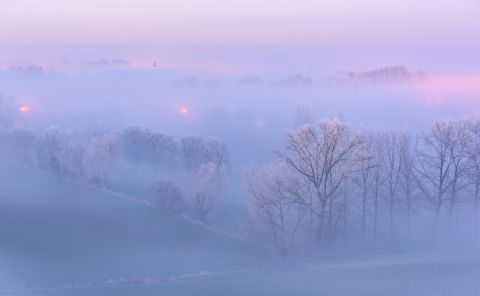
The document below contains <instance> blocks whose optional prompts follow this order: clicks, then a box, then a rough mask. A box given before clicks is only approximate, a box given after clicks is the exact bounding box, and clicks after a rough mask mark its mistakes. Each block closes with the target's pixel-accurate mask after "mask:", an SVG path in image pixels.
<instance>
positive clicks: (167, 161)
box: [0, 126, 229, 223]
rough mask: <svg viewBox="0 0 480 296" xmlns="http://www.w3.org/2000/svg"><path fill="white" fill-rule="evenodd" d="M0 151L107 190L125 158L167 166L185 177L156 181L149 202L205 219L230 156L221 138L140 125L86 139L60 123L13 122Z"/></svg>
mask: <svg viewBox="0 0 480 296" xmlns="http://www.w3.org/2000/svg"><path fill="white" fill-rule="evenodd" d="M0 149H1V151H2V154H3V155H5V156H6V157H11V156H16V157H17V158H18V160H20V161H22V162H23V163H25V164H27V165H29V166H31V167H34V168H37V169H39V170H42V171H44V172H48V173H50V174H53V175H56V176H59V177H61V178H65V179H70V180H75V181H79V182H83V183H88V184H91V185H94V186H97V187H99V188H103V189H105V188H107V186H108V184H109V182H110V179H111V176H112V173H113V172H114V171H115V170H116V169H118V167H116V165H117V164H119V163H120V162H122V161H123V162H126V163H131V164H133V166H139V165H143V166H148V167H152V168H155V169H157V170H164V171H165V172H167V175H172V174H170V171H180V175H181V177H180V178H176V179H175V178H168V177H167V178H163V179H159V180H157V181H155V182H153V183H152V184H151V185H150V186H149V188H148V190H147V191H148V193H149V196H148V201H149V202H150V203H151V204H153V205H155V206H157V207H159V208H162V209H163V210H165V211H168V212H171V213H174V214H187V215H190V216H192V217H194V218H195V219H198V220H200V221H201V222H204V223H207V222H209V220H210V218H211V217H210V216H211V214H212V211H213V209H214V207H215V205H216V203H217V201H218V199H219V198H220V197H221V196H222V194H223V193H222V192H223V188H224V181H225V178H226V173H227V170H228V159H229V155H228V151H227V148H226V145H225V143H224V142H222V141H220V140H218V139H216V138H204V137H195V136H189V137H185V138H182V139H181V140H180V141H178V142H177V141H176V140H175V139H174V138H173V137H171V136H169V135H166V134H163V133H158V132H154V131H151V130H149V129H146V128H140V127H130V128H127V129H124V130H121V131H117V132H110V133H102V134H99V135H95V136H92V137H86V136H81V135H78V134H74V133H72V132H68V131H65V130H61V129H59V128H56V127H50V128H47V129H45V130H44V131H43V132H40V133H37V132H35V131H33V130H31V129H24V128H13V127H11V126H10V128H2V129H0ZM135 173H136V172H135V171H132V172H130V174H135ZM179 179H180V181H179ZM179 183H180V184H179Z"/></svg>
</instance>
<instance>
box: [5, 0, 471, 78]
mask: <svg viewBox="0 0 480 296" xmlns="http://www.w3.org/2000/svg"><path fill="white" fill-rule="evenodd" d="M479 16H480V2H479V1H478V0H455V1H454V0H448V1H446V0H422V1H419V0H317V1H313V0H295V1H286V0H262V1H258V0H231V1H227V0H223V1H221V0H202V1H199V0H135V1H134V0H131V1H126V0H123V1H122V0H81V1H80V0H78V1H74V0H42V1H39V0H1V1H0V42H1V44H0V63H2V62H3V63H8V62H11V61H19V60H20V61H21V60H28V61H44V62H45V61H50V62H52V61H54V60H60V59H80V60H81V59H87V60H88V59H96V58H105V57H107V58H110V57H113V58H125V59H128V60H131V61H133V62H137V63H142V62H145V63H147V62H148V63H149V62H150V61H151V60H152V59H157V60H159V63H161V64H163V65H165V66H171V67H187V68H188V67H192V68H196V67H198V68H202V67H203V68H212V69H216V68H219V69H227V70H240V71H242V70H244V71H251V72H253V71H266V69H270V70H275V68H281V69H282V70H284V71H302V72H307V73H308V72H312V71H314V70H313V68H318V67H327V68H328V70H329V71H330V70H338V69H365V68H372V67H376V66H382V65H385V64H406V65H407V66H409V67H413V68H417V69H425V70H427V71H431V70H433V71H438V72H443V73H450V72H462V73H463V72H468V73H469V74H472V73H473V74H475V72H476V69H478V67H479V66H480V65H479V62H478V60H480V56H479V53H478V52H480V17H479ZM326 61H328V62H326Z"/></svg>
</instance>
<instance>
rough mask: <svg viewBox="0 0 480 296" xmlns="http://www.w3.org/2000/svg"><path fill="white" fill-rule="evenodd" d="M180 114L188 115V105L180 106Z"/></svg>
mask: <svg viewBox="0 0 480 296" xmlns="http://www.w3.org/2000/svg"><path fill="white" fill-rule="evenodd" d="M180 115H183V116H186V115H188V109H187V108H186V107H182V108H180Z"/></svg>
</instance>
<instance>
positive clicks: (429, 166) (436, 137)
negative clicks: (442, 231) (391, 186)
mask: <svg viewBox="0 0 480 296" xmlns="http://www.w3.org/2000/svg"><path fill="white" fill-rule="evenodd" d="M452 139H454V124H453V122H452V121H450V120H437V121H434V122H433V123H432V125H431V127H430V131H429V132H427V133H424V134H423V135H422V136H420V141H419V143H418V145H417V149H416V154H417V159H418V161H417V164H418V166H417V167H416V168H415V171H416V174H415V175H416V183H417V185H418V187H419V188H420V190H421V191H422V193H423V195H424V196H425V198H426V199H427V201H428V202H429V203H430V204H431V205H432V207H433V209H434V225H435V229H436V226H437V224H438V218H439V216H440V213H441V210H442V208H443V206H444V204H445V202H447V201H448V200H449V197H448V196H447V192H448V190H450V188H451V186H452V170H453V168H452V166H453V165H454V164H453V160H452V157H451V153H450V149H451V147H452V144H451V141H452Z"/></svg>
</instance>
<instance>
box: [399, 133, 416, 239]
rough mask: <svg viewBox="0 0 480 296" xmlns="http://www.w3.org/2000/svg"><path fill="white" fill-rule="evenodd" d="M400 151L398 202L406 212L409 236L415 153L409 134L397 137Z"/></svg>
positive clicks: (413, 191)
mask: <svg viewBox="0 0 480 296" xmlns="http://www.w3.org/2000/svg"><path fill="white" fill-rule="evenodd" d="M399 150H400V151H399V152H400V169H401V170H400V192H401V193H402V195H401V198H400V202H401V203H402V204H403V205H404V206H405V209H406V212H407V235H408V236H410V231H411V217H412V211H413V206H414V204H415V202H416V199H415V189H416V184H415V180H416V179H415V155H414V153H415V152H414V147H413V145H412V138H411V136H410V135H409V134H407V133H403V134H401V135H400V138H399Z"/></svg>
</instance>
